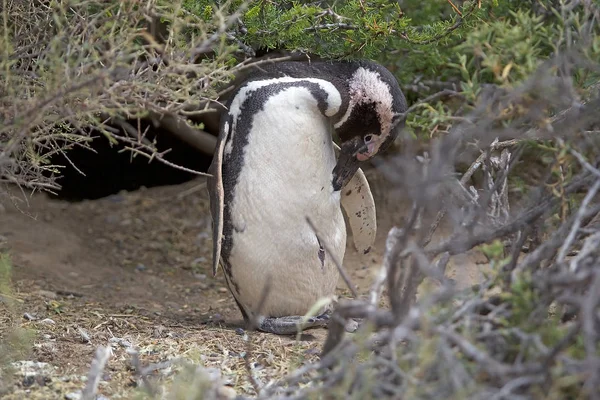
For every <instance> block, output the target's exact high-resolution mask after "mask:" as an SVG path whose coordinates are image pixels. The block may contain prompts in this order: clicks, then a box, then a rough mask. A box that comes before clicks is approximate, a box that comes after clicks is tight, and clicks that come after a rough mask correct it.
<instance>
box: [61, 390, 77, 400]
mask: <svg viewBox="0 0 600 400" xmlns="http://www.w3.org/2000/svg"><path fill="white" fill-rule="evenodd" d="M65 399H66V400H79V399H81V392H71V393H67V394H65Z"/></svg>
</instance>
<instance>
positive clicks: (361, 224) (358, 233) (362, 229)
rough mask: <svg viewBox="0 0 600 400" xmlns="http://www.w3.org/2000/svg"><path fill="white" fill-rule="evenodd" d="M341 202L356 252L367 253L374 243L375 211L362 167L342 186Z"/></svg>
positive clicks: (375, 230) (375, 231)
mask: <svg viewBox="0 0 600 400" xmlns="http://www.w3.org/2000/svg"><path fill="white" fill-rule="evenodd" d="M333 145H334V147H335V149H336V153H337V152H338V151H339V149H340V148H339V147H338V146H337V145H336V144H335V143H334V144H333ZM341 203H342V208H343V209H344V212H345V213H346V216H347V217H348V222H349V223H350V230H351V231H352V239H353V241H354V247H355V248H356V250H357V251H358V252H360V253H363V254H367V253H368V252H369V251H370V250H371V247H372V246H373V244H374V243H375V236H376V234H377V213H376V210H375V200H374V199H373V193H371V188H370V186H369V181H368V180H367V177H366V176H365V173H364V172H363V170H362V169H360V168H359V169H358V170H357V171H356V173H355V174H354V176H353V177H352V179H350V181H348V183H347V184H346V186H344V187H343V188H342V195H341Z"/></svg>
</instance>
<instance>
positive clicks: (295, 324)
mask: <svg viewBox="0 0 600 400" xmlns="http://www.w3.org/2000/svg"><path fill="white" fill-rule="evenodd" d="M328 323H329V314H321V315H319V316H316V317H310V318H308V319H307V320H306V321H305V320H304V317H302V316H299V315H291V316H287V317H268V318H264V319H263V320H262V321H261V323H260V324H259V326H258V329H259V330H260V331H263V332H267V333H274V334H276V335H294V334H296V333H299V332H302V331H304V330H306V329H312V328H322V327H325V326H327V324H328Z"/></svg>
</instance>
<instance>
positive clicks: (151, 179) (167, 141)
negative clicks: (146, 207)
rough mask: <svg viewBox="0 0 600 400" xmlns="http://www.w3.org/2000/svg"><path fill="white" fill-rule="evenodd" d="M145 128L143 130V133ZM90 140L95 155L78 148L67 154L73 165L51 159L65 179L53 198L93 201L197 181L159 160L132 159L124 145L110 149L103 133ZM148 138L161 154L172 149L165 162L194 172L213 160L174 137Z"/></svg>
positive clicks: (149, 135) (153, 133) (153, 134)
mask: <svg viewBox="0 0 600 400" xmlns="http://www.w3.org/2000/svg"><path fill="white" fill-rule="evenodd" d="M145 128H146V127H143V126H142V129H145ZM91 136H92V137H93V138H94V140H93V141H92V142H91V144H90V147H91V148H93V150H94V151H90V150H89V149H85V148H82V147H79V146H75V147H74V148H72V149H70V150H68V151H67V152H66V154H67V157H68V158H69V160H70V161H69V160H67V159H66V158H65V157H64V156H63V155H61V154H57V155H54V156H53V157H52V158H51V162H52V164H53V165H61V166H64V168H62V169H61V175H62V176H61V177H59V178H58V179H57V180H56V182H57V183H58V184H59V185H61V189H60V190H59V191H58V192H57V194H56V196H53V197H55V198H59V199H63V200H69V201H81V200H85V199H90V200H92V199H98V198H102V197H106V196H110V195H112V194H116V193H118V192H120V191H122V190H126V191H133V190H137V189H139V188H140V187H142V186H143V187H147V188H149V187H154V186H165V185H176V184H181V183H184V182H187V181H189V180H192V179H194V178H197V177H198V175H196V174H192V173H189V172H186V171H182V170H180V169H176V168H173V167H171V166H168V165H165V164H163V163H161V162H160V161H157V160H153V161H151V162H149V159H148V158H147V157H144V156H141V155H137V156H135V157H132V153H131V151H129V150H126V149H125V146H124V145H123V144H117V145H115V144H112V145H111V143H110V142H109V141H108V139H107V138H106V137H105V136H104V135H102V134H101V133H96V132H94V133H93V134H92V135H91ZM146 137H147V138H148V139H149V140H150V141H154V140H155V139H156V147H157V149H158V151H159V152H163V151H165V150H168V149H170V151H169V152H168V153H167V154H165V155H164V159H166V160H168V161H169V162H171V163H174V164H177V165H180V166H183V167H186V168H189V169H192V170H195V171H200V172H206V171H207V170H208V167H209V165H210V162H211V159H212V156H209V155H207V154H204V153H202V152H200V151H199V150H197V149H195V148H193V147H192V146H190V145H189V144H187V143H185V142H183V141H182V140H180V139H178V138H177V137H175V136H173V135H172V134H169V133H168V132H165V131H161V130H154V131H153V130H149V132H148V133H147V135H146ZM71 163H72V164H74V165H75V166H76V167H77V168H75V167H74V166H73V165H72V164H71ZM77 169H79V170H80V171H81V172H83V173H84V174H85V175H82V174H81V173H80V172H79V171H78V170H77Z"/></svg>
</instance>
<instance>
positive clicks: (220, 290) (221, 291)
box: [219, 287, 227, 293]
mask: <svg viewBox="0 0 600 400" xmlns="http://www.w3.org/2000/svg"><path fill="white" fill-rule="evenodd" d="M219 293H227V288H224V287H220V288H219Z"/></svg>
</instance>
